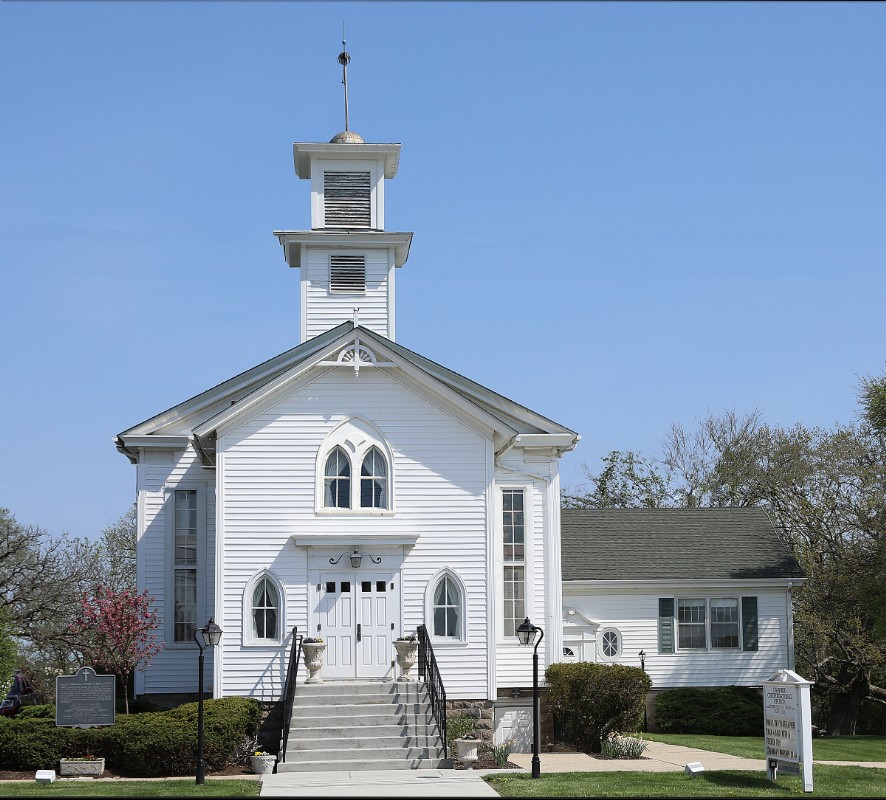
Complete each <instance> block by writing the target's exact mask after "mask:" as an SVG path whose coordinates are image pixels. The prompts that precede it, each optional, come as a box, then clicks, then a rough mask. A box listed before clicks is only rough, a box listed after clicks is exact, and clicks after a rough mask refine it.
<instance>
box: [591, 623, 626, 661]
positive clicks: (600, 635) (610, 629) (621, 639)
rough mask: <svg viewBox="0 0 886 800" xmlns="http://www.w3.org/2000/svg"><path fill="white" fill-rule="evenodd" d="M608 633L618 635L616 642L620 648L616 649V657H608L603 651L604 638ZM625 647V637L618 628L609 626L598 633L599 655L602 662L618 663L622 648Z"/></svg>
mask: <svg viewBox="0 0 886 800" xmlns="http://www.w3.org/2000/svg"><path fill="white" fill-rule="evenodd" d="M607 633H614V634H615V635H616V641H617V642H618V647H617V648H616V651H615V655H612V656H607V655H606V653H605V652H604V650H603V637H604V636H605V635H606V634H607ZM623 647H624V637H623V636H622V634H621V631H620V630H619V629H618V628H613V627H612V626H611V625H609V626H608V627H606V628H601V629H600V630H599V631H598V632H597V653H598V655H599V657H600V660H601V661H606V662H615V661H617V660H618V659H619V658H620V657H621V654H622V648H623Z"/></svg>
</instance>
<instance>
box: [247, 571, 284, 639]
mask: <svg viewBox="0 0 886 800" xmlns="http://www.w3.org/2000/svg"><path fill="white" fill-rule="evenodd" d="M285 597H286V595H285V592H284V589H283V584H282V583H281V582H280V581H279V579H278V578H277V576H276V575H274V574H273V572H271V571H270V570H267V569H264V570H261V571H260V572H258V573H256V574H255V575H253V576H252V577H251V578H250V579H249V581H248V582H247V584H246V586H245V587H244V589H243V628H242V634H243V644H244V645H246V646H268V645H279V644H282V642H283V639H284V631H285V630H286V620H285V619H284V617H285V616H286V603H285Z"/></svg>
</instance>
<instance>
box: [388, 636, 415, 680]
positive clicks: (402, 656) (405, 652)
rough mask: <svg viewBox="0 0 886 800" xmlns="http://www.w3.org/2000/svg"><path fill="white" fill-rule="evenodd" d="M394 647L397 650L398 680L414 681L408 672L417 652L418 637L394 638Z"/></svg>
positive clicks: (412, 665)
mask: <svg viewBox="0 0 886 800" xmlns="http://www.w3.org/2000/svg"><path fill="white" fill-rule="evenodd" d="M394 649H395V650H396V651H397V666H398V667H400V677H399V678H397V680H398V681H414V680H416V678H414V677H413V676H412V675H411V674H410V673H411V671H412V668H413V667H414V666H415V657H416V655H417V654H418V639H395V640H394Z"/></svg>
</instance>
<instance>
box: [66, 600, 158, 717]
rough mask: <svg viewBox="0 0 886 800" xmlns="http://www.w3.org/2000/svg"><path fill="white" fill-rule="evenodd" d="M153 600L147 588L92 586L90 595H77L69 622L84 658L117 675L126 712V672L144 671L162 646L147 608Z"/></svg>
mask: <svg viewBox="0 0 886 800" xmlns="http://www.w3.org/2000/svg"><path fill="white" fill-rule="evenodd" d="M153 601H154V598H153V597H151V596H150V595H149V594H148V592H147V590H145V591H144V592H142V593H141V594H138V593H137V592H135V591H133V590H131V589H124V590H122V591H120V592H116V591H114V590H113V589H110V588H108V587H104V586H96V587H95V591H94V592H93V594H92V596H90V595H88V594H86V593H84V594H83V596H82V597H81V598H80V618H79V619H78V620H77V621H76V622H75V623H74V625H73V628H74V629H75V630H76V631H77V632H78V633H79V634H80V636H81V637H82V639H81V641H80V650H81V652H82V653H83V657H84V658H85V659H86V661H87V662H89V663H91V664H93V665H94V666H96V667H98V668H99V669H103V670H106V671H107V672H111V673H113V674H114V675H116V676H117V677H118V678H119V679H120V683H121V684H122V685H123V689H124V693H123V697H124V702H125V706H126V713H127V714H128V713H129V679H130V676H131V675H132V673H133V672H135V671H138V672H144V671H145V670H146V669H147V668H148V667H149V666H150V664H151V659H152V658H153V657H154V656H155V655H157V653H159V652H160V651H161V650H162V649H163V642H158V641H157V636H156V635H155V634H154V631H155V630H156V629H157V628H158V627H159V625H160V621H159V617H158V614H157V611H156V610H155V609H153V608H151V604H152V603H153Z"/></svg>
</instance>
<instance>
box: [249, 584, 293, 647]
mask: <svg viewBox="0 0 886 800" xmlns="http://www.w3.org/2000/svg"><path fill="white" fill-rule="evenodd" d="M263 578H267V579H268V580H269V581H270V582H271V583H272V584H274V587H275V588H276V589H277V597H278V598H279V601H280V608H279V609H278V611H277V632H278V634H279V635H278V636H277V637H276V638H274V639H259V638H257V637H256V636H254V635H253V632H252V627H253V625H252V594H253V592H254V591H255V587H256V586H258V584H259V581H261V580H262V579H263ZM242 619H243V626H242V628H243V630H242V642H243V646H244V647H280V646H281V645H282V644H283V639H284V638H285V631H286V590H285V589H284V587H283V583H282V581H281V580H280V578H278V577H277V575H275V574H274V573H273V572H272V571H271V570H270V569H263V570H260V571H259V572H257V573H255V575H253V576H252V577H251V578H250V579H249V581H248V582H247V583H246V587H245V588H244V589H243V617H242Z"/></svg>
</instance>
